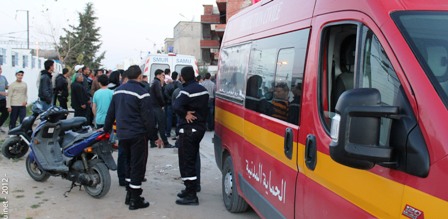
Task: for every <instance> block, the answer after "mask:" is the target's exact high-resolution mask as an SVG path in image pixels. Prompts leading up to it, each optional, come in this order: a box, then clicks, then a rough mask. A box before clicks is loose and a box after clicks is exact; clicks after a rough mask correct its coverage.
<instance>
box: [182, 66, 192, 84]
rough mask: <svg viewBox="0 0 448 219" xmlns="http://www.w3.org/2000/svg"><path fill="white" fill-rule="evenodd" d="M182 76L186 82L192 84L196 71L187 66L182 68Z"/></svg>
mask: <svg viewBox="0 0 448 219" xmlns="http://www.w3.org/2000/svg"><path fill="white" fill-rule="evenodd" d="M180 75H181V76H182V78H183V79H184V81H185V82H190V81H193V80H194V69H193V67H191V66H187V67H184V68H182V70H181V71H180Z"/></svg>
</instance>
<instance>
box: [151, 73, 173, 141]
mask: <svg viewBox="0 0 448 219" xmlns="http://www.w3.org/2000/svg"><path fill="white" fill-rule="evenodd" d="M154 74H155V77H154V81H153V82H152V84H151V88H150V92H149V94H150V95H151V97H152V100H153V102H152V107H153V109H154V116H155V118H156V122H157V128H158V130H159V135H160V138H162V140H163V145H164V147H165V148H173V147H174V146H173V145H171V144H170V143H169V142H168V138H167V137H166V135H165V127H166V117H165V112H164V111H163V107H164V106H165V96H164V94H163V89H162V86H163V82H164V79H165V73H164V72H163V70H161V69H157V70H156V71H155V73H154ZM151 147H156V145H155V144H154V142H152V141H151Z"/></svg>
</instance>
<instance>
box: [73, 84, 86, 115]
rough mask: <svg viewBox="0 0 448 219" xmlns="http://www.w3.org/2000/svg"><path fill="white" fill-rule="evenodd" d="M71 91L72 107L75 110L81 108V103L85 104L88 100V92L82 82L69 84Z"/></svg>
mask: <svg viewBox="0 0 448 219" xmlns="http://www.w3.org/2000/svg"><path fill="white" fill-rule="evenodd" d="M71 91H72V98H71V99H72V107H73V109H75V110H83V109H82V108H81V106H82V105H86V104H87V102H88V101H89V94H88V93H87V92H86V90H85V89H84V87H83V86H82V83H80V82H77V81H75V82H73V83H72V86H71Z"/></svg>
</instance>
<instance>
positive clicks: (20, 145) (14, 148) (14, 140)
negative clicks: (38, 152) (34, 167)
mask: <svg viewBox="0 0 448 219" xmlns="http://www.w3.org/2000/svg"><path fill="white" fill-rule="evenodd" d="M28 148H29V146H28V144H27V143H26V142H25V141H23V140H22V139H20V137H19V136H13V137H10V138H8V139H6V140H5V142H3V145H2V154H3V156H5V157H6V158H21V157H23V155H25V154H26V152H28Z"/></svg>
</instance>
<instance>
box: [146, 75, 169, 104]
mask: <svg viewBox="0 0 448 219" xmlns="http://www.w3.org/2000/svg"><path fill="white" fill-rule="evenodd" d="M149 90H150V92H149V94H150V95H151V97H152V100H153V102H152V105H153V106H155V107H164V106H165V96H164V95H163V89H162V84H161V83H160V80H159V79H158V78H154V81H153V82H152V84H151V88H150V89H149Z"/></svg>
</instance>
